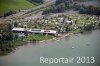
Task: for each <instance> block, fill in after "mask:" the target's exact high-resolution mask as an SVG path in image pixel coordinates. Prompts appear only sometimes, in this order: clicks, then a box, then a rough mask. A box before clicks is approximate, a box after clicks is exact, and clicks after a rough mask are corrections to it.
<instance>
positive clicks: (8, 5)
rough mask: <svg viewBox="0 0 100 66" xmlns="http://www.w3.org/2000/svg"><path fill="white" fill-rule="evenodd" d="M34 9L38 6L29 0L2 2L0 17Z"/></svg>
mask: <svg viewBox="0 0 100 66" xmlns="http://www.w3.org/2000/svg"><path fill="white" fill-rule="evenodd" d="M33 7H36V5H34V4H32V3H30V2H28V1H27V0H9V1H8V0H0V15H3V14H4V13H6V12H9V11H18V10H21V9H28V8H33Z"/></svg>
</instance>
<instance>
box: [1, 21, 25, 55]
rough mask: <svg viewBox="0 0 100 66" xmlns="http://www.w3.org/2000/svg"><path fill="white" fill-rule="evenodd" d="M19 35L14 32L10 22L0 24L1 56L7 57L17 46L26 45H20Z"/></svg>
mask: <svg viewBox="0 0 100 66" xmlns="http://www.w3.org/2000/svg"><path fill="white" fill-rule="evenodd" d="M18 42H19V40H18V35H17V34H14V33H13V32H12V25H11V24H10V23H8V22H2V23H0V55H6V54H8V53H10V52H11V51H13V50H14V49H15V48H16V47H17V46H19V45H22V44H25V43H22V42H23V41H21V42H20V43H18Z"/></svg>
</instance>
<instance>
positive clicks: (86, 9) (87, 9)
mask: <svg viewBox="0 0 100 66" xmlns="http://www.w3.org/2000/svg"><path fill="white" fill-rule="evenodd" d="M69 9H74V10H77V11H79V13H81V14H93V15H100V7H95V6H85V5H80V4H78V3H74V2H73V0H57V1H56V3H55V4H54V5H52V6H51V7H50V8H47V9H45V10H44V11H43V14H49V13H59V12H64V11H66V10H69Z"/></svg>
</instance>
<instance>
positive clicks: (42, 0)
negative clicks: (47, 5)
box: [28, 0, 44, 3]
mask: <svg viewBox="0 0 100 66" xmlns="http://www.w3.org/2000/svg"><path fill="white" fill-rule="evenodd" d="M28 1H29V2H31V3H43V2H44V0H28Z"/></svg>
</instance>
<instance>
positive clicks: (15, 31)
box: [12, 28, 57, 36]
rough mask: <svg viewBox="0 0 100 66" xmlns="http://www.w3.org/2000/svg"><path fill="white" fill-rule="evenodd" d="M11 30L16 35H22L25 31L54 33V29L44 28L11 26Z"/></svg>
mask: <svg viewBox="0 0 100 66" xmlns="http://www.w3.org/2000/svg"><path fill="white" fill-rule="evenodd" d="M12 31H13V32H14V33H18V35H21V36H23V34H24V33H25V31H27V32H28V33H31V34H50V35H56V33H57V31H56V30H44V29H27V28H13V29H12Z"/></svg>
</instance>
